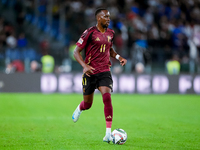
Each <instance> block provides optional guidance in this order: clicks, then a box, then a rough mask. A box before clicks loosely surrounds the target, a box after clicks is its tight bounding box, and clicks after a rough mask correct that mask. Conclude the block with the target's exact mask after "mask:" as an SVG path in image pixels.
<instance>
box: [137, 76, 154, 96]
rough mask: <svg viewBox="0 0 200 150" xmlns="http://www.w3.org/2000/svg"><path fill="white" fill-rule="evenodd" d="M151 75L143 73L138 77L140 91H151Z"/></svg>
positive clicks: (138, 89)
mask: <svg viewBox="0 0 200 150" xmlns="http://www.w3.org/2000/svg"><path fill="white" fill-rule="evenodd" d="M150 80H151V76H150V75H141V76H138V78H137V91H138V93H151V87H150V86H151V81H150Z"/></svg>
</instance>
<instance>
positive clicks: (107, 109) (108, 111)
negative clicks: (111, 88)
mask: <svg viewBox="0 0 200 150" xmlns="http://www.w3.org/2000/svg"><path fill="white" fill-rule="evenodd" d="M103 103H104V115H105V119H106V127H107V128H111V126H112V118H113V107H112V103H111V94H110V93H105V94H103Z"/></svg>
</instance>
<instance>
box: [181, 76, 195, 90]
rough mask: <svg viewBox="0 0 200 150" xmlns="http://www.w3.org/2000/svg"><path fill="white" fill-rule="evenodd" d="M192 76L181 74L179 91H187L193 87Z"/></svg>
mask: <svg viewBox="0 0 200 150" xmlns="http://www.w3.org/2000/svg"><path fill="white" fill-rule="evenodd" d="M191 80H192V77H191V76H189V75H184V76H180V78H179V92H180V93H186V92H187V90H188V89H190V88H191V87H192V83H191Z"/></svg>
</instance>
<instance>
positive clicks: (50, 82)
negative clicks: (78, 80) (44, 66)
mask: <svg viewBox="0 0 200 150" xmlns="http://www.w3.org/2000/svg"><path fill="white" fill-rule="evenodd" d="M40 83H41V84H40V85H41V91H42V92H43V93H53V92H56V89H57V78H56V76H55V75H54V74H43V75H42V76H41V80H40Z"/></svg>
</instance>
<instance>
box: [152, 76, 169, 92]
mask: <svg viewBox="0 0 200 150" xmlns="http://www.w3.org/2000/svg"><path fill="white" fill-rule="evenodd" d="M152 88H153V91H154V93H166V92H167V90H168V89H169V80H168V78H167V77H166V76H161V75H157V76H154V77H153V80H152Z"/></svg>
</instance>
